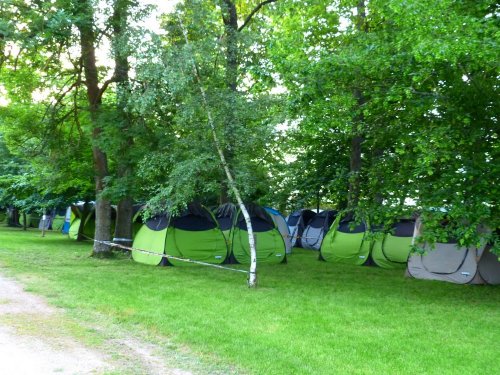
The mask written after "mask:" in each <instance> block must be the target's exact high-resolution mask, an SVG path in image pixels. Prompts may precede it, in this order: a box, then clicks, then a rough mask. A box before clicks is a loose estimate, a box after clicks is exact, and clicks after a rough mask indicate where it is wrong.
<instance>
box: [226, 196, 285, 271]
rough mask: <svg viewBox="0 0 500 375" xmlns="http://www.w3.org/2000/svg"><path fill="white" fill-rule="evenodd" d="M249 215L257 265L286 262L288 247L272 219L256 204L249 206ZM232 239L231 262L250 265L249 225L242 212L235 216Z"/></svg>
mask: <svg viewBox="0 0 500 375" xmlns="http://www.w3.org/2000/svg"><path fill="white" fill-rule="evenodd" d="M246 207H247V210H248V213H249V214H250V219H251V222H252V229H253V232H254V238H255V245H256V251H257V264H259V263H282V262H286V247H285V242H284V241H283V237H282V235H281V233H280V231H279V229H278V228H277V226H276V224H275V222H274V220H273V219H272V217H271V216H270V215H269V214H268V213H267V212H266V210H265V209H264V208H262V207H260V206H258V205H256V204H248V205H247V206H246ZM230 238H231V241H230V243H231V260H232V261H235V262H237V263H242V264H249V263H250V245H249V243H248V232H247V224H246V222H245V218H244V217H243V213H242V212H241V210H239V211H238V213H237V214H236V215H235V219H234V221H233V227H232V229H231V233H230Z"/></svg>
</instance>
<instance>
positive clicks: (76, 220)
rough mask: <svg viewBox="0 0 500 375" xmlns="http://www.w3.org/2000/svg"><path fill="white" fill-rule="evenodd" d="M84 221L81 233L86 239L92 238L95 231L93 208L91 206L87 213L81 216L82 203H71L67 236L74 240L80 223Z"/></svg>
mask: <svg viewBox="0 0 500 375" xmlns="http://www.w3.org/2000/svg"><path fill="white" fill-rule="evenodd" d="M82 220H83V221H84V224H83V225H84V226H83V235H84V236H85V239H86V240H89V239H93V238H94V232H95V209H94V208H92V209H91V211H90V212H89V213H88V215H87V216H86V217H85V218H84V217H83V205H72V206H71V218H70V222H71V223H70V227H69V231H68V236H69V238H71V239H73V240H76V239H77V238H78V230H79V228H80V224H81V222H82Z"/></svg>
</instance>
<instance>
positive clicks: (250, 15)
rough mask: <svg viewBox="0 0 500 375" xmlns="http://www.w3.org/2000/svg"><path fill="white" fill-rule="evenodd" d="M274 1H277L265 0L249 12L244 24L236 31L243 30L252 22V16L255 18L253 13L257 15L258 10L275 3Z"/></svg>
mask: <svg viewBox="0 0 500 375" xmlns="http://www.w3.org/2000/svg"><path fill="white" fill-rule="evenodd" d="M276 1H278V0H265V1H263V2H261V3H260V4H259V5H257V6H256V7H255V8H254V9H253V10H252V11H251V12H250V14H249V15H248V16H247V18H245V22H243V25H241V26H240V27H238V31H241V30H243V29H244V28H245V27H246V26H247V25H248V24H249V23H250V21H251V20H252V18H253V16H255V13H257V12H258V11H259V10H260V8H262V7H263V6H264V5H267V4H271V3H275V2H276Z"/></svg>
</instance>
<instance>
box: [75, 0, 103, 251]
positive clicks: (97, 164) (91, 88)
mask: <svg viewBox="0 0 500 375" xmlns="http://www.w3.org/2000/svg"><path fill="white" fill-rule="evenodd" d="M78 5H79V6H80V17H81V19H80V21H79V22H77V23H76V26H77V28H78V30H79V32H80V47H81V53H82V64H83V71H84V73H85V84H86V87H87V99H88V104H89V112H90V118H91V121H92V126H93V130H92V140H93V145H92V156H93V160H94V171H95V192H96V205H95V235H94V239H95V240H96V242H94V248H93V252H92V255H93V256H106V255H108V254H109V253H110V247H109V245H107V244H105V243H101V242H97V241H109V240H110V239H111V203H110V202H109V200H107V199H105V198H103V197H102V192H103V190H104V187H105V182H104V179H105V177H106V176H107V175H108V159H107V156H106V153H105V152H104V151H103V150H102V149H101V148H100V146H99V144H98V143H99V140H100V135H101V133H102V129H101V127H100V125H99V110H100V107H101V95H102V94H101V90H100V88H99V76H98V73H97V65H96V57H95V48H96V46H95V44H96V34H95V32H94V14H93V7H92V3H91V2H90V0H79V2H78Z"/></svg>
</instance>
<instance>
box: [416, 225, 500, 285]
mask: <svg viewBox="0 0 500 375" xmlns="http://www.w3.org/2000/svg"><path fill="white" fill-rule="evenodd" d="M422 231H423V225H422V222H421V221H420V220H417V223H416V225H415V232H414V236H413V239H414V240H415V238H417V237H420V236H421V234H422ZM485 247H486V244H485V245H482V246H480V247H475V246H469V247H465V246H460V245H459V244H458V243H457V241H455V240H453V239H450V240H448V242H438V243H436V244H435V247H434V248H432V247H431V246H430V245H429V244H427V243H425V244H424V245H423V249H424V251H425V252H424V253H423V254H420V253H412V254H411V255H410V257H409V258H408V268H407V274H408V275H409V276H411V277H414V278H417V279H426V280H440V281H448V282H451V283H455V284H484V283H485V282H487V280H486V279H485V278H484V277H483V276H482V275H481V272H480V268H482V269H483V273H484V276H486V278H487V279H489V280H491V281H492V283H494V282H495V280H496V281H498V279H499V278H500V276H499V274H500V263H498V260H497V264H496V265H495V262H494V259H492V258H491V256H490V255H485V253H488V252H489V251H485ZM483 255H485V256H486V257H485V258H484V260H483V261H482V265H481V267H480V266H479V264H481V260H482V259H483ZM493 258H494V256H493Z"/></svg>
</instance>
